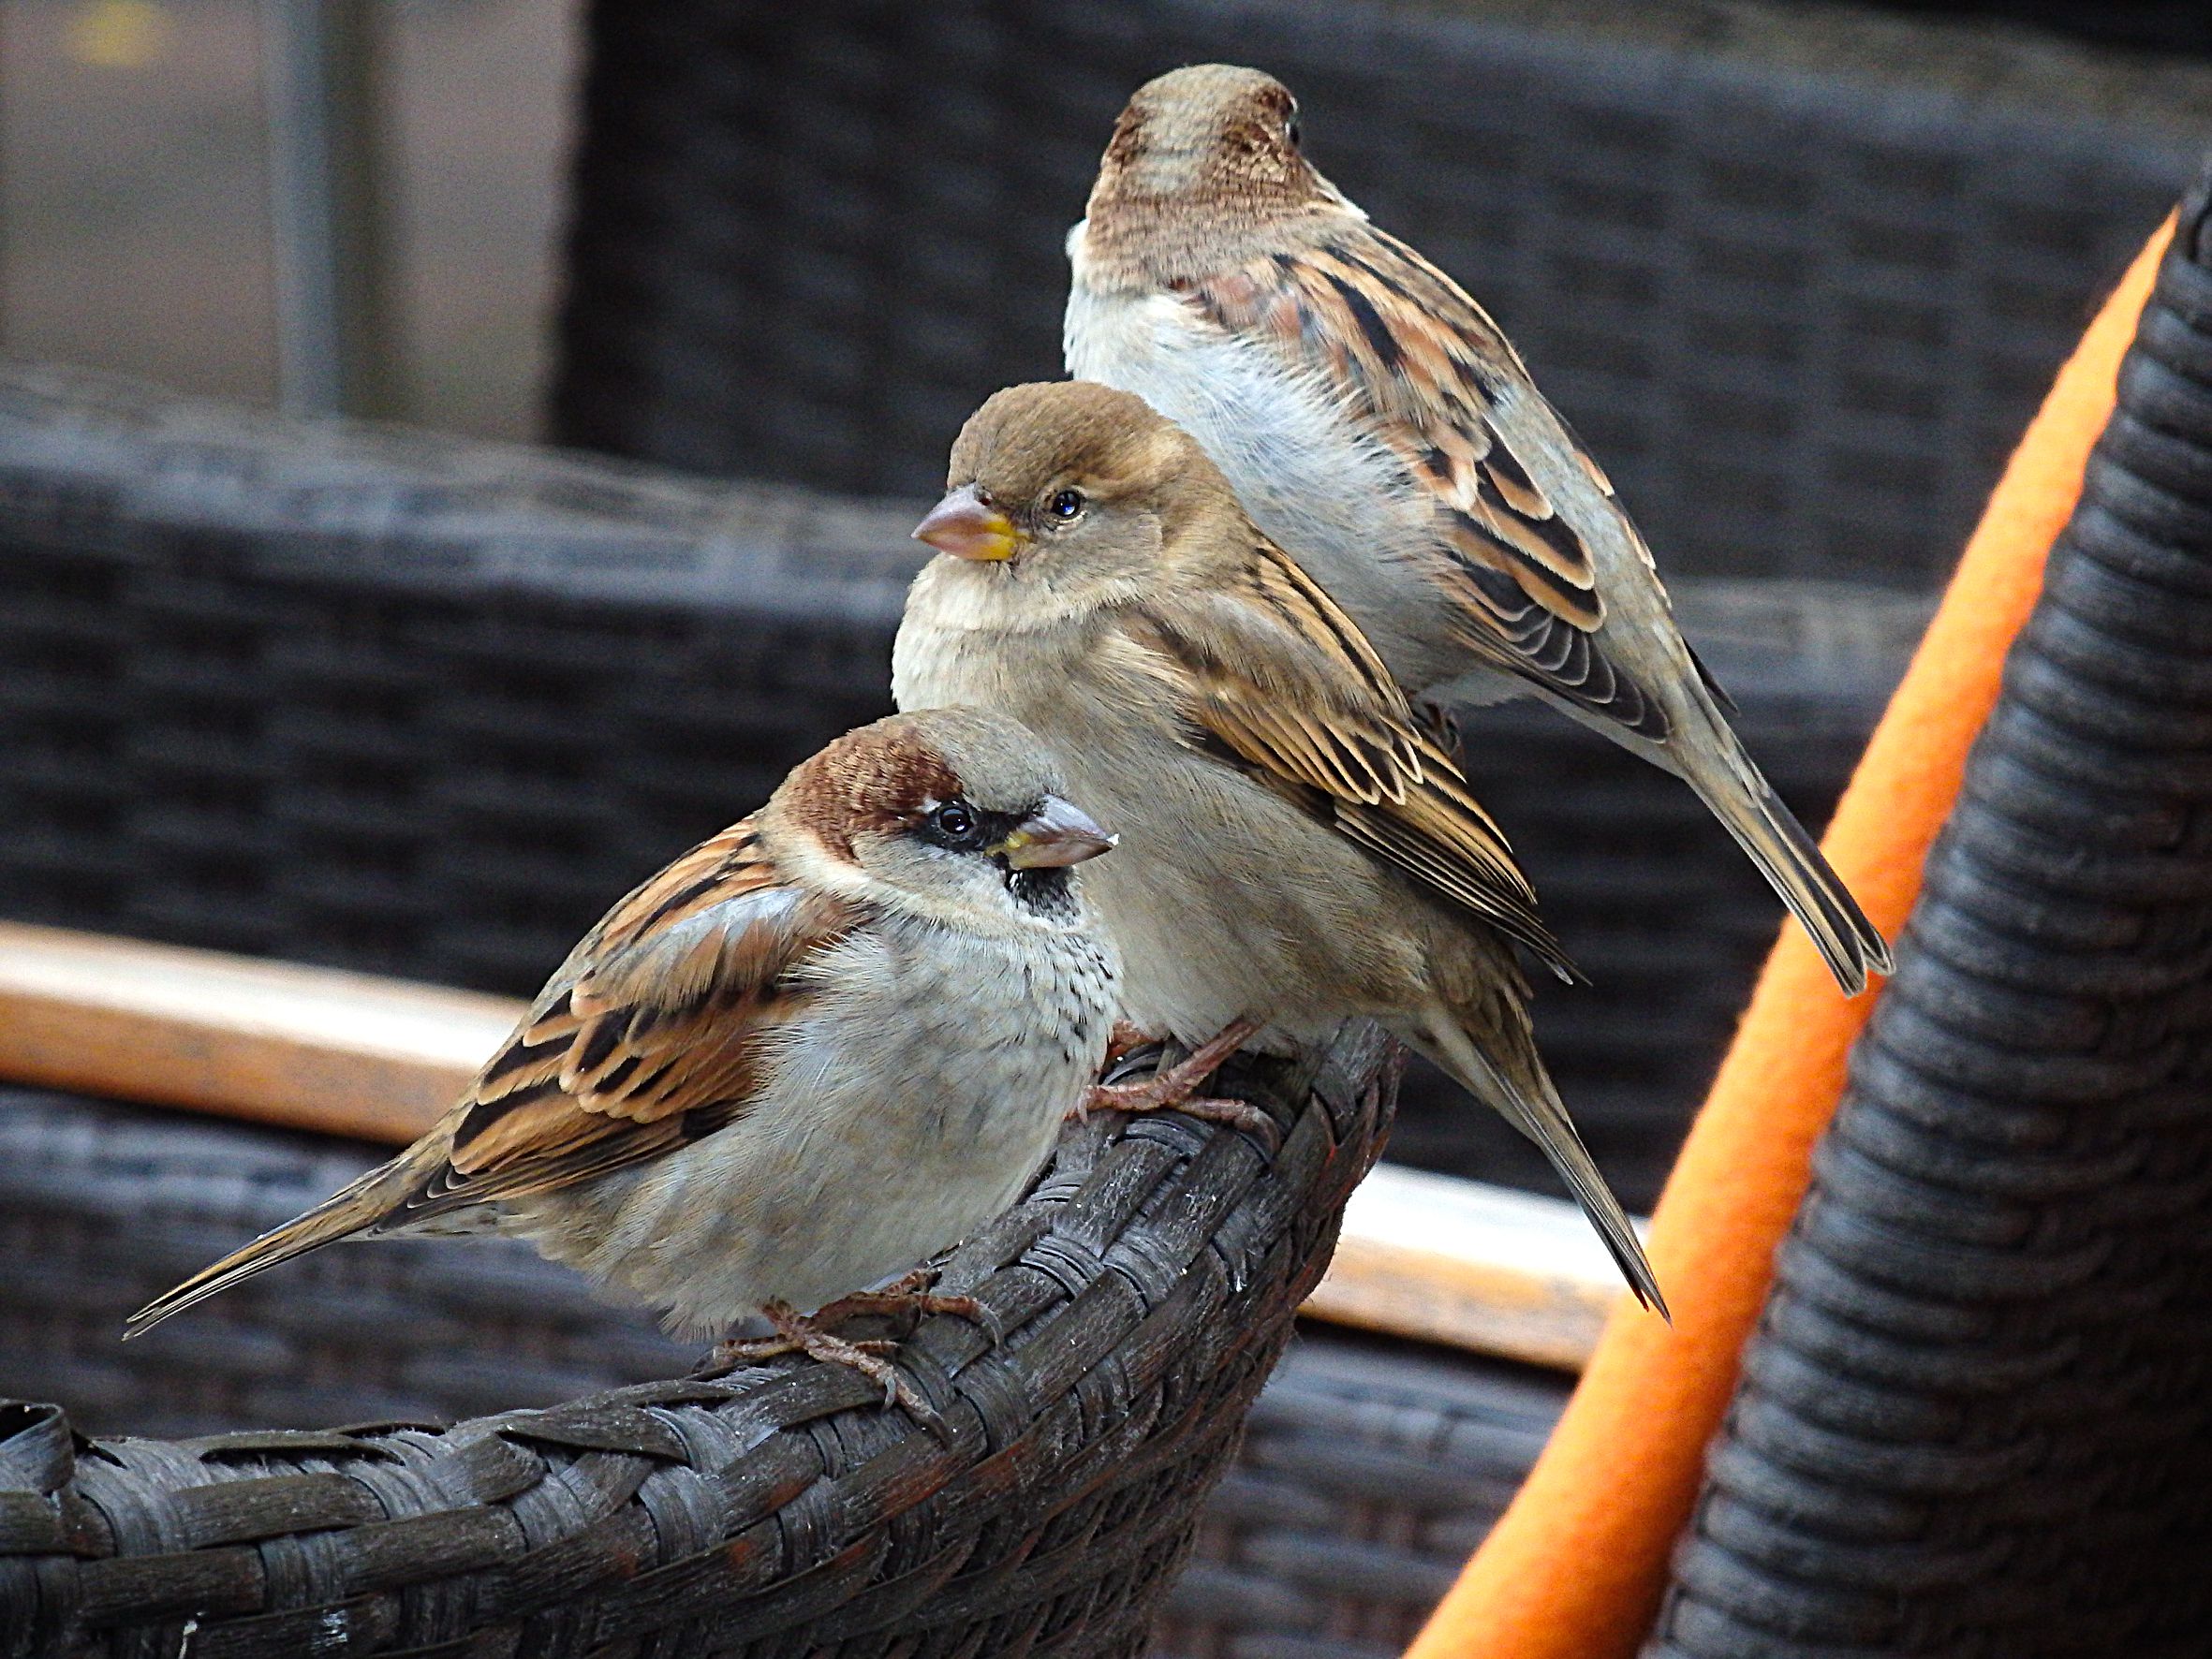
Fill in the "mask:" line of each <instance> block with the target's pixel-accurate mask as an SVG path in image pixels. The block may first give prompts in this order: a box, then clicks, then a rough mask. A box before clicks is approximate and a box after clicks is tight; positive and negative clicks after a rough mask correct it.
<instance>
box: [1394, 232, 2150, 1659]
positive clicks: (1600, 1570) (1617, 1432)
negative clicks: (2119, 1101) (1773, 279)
mask: <svg viewBox="0 0 2212 1659" xmlns="http://www.w3.org/2000/svg"><path fill="white" fill-rule="evenodd" d="M2172 234H2173V221H2172V219H2171V218H2169V219H2168V221H2167V222H2166V224H2165V226H2164V227H2162V228H2160V230H2159V232H2158V233H2157V234H2155V235H2154V236H2153V237H2152V238H2151V240H2150V242H2148V243H2147V244H2146V246H2145V248H2144V250H2143V251H2142V253H2141V254H2139V255H2138V256H2137V257H2136V258H2135V261H2134V263H2133V264H2132V265H2131V266H2130V267H2129V269H2128V272H2127V274H2126V275H2125V276H2124V277H2123V278H2122V279H2121V281H2120V283H2119V285H2118V286H2117V287H2116V289H2115V290H2114V292H2113V294H2112V297H2111V298H2110V299H2109V300H2108V301H2106V302H2105V304H2104V306H2103V308H2102V309H2101V311H2100V313H2099V314H2098V316H2097V317H2096V320H2095V321H2094V322H2093V323H2091V325H2090V327H2089V329H2088V330H2087V333H2086V334H2085V335H2084V336H2083V338H2082V341H2081V344H2080V345H2079V346H2077V347H2076V349H2075V351H2074V353H2073V356H2072V358H2071V359H2070V360H2068V361H2067V363H2066V365H2065V367H2064V368H2063V369H2061V370H2060V371H2059V374H2058V376H2057V380H2056V382H2055V383H2054V384H2053V386H2052V389H2051V392H2050V395H2049V396H2048V397H2047V398H2046V399H2045V400H2044V403H2043V406H2042V410H2041V411H2040V412H2039V413H2038V414H2037V416H2036V418H2035V420H2034V421H2033V423H2032V424H2030V426H2029V427H2028V432H2027V434H2026V435H2025V436H2024V437H2023V439H2022V440H2021V443H2020V446H2019V448H2017V449H2016V450H2015V451H2014V452H2013V458H2012V461H2011V462H2010V463H2009V464H2008V465H2007V467H2006V469H2005V473H2004V477H2002V479H2000V480H1999V482H1998V487H1997V490H1996V491H1995V492H1994V493H1993V494H1992V496H1991V498H1990V502H1989V506H1988V507H1987V509H1986V510H1985V511H1984V513H1983V518H1982V522H1981V524H1980V526H1979V527H1978V528H1977V529H1976V531H1975V533H1974V536H1973V537H1972V539H1971V540H1970V541H1969V543H1968V545H1967V551H1966V553H1965V556H1964V557H1963V558H1962V559H1961V561H1960V563H1959V567H1958V570H1957V573H1956V574H1955V576H1954V578H1953V580H1952V582H1951V585H1950V588H1949V589H1948V591H1947V592H1946V593H1945V595H1944V598H1943V603H1942V605H1941V607H1940V609H1939V610H1938V612H1937V614H1936V618H1935V620H1934V622H1933V623H1932V624H1930V625H1929V628H1928V632H1927V635H1926V637H1925V638H1924V639H1923V640H1922V641H1921V645H1920V648H1919V650H1918V652H1917V653H1915V654H1914V657H1913V660H1912V665H1911V667H1910V669H1908V671H1907V673H1906V675H1905V678H1904V680H1903V682H1902V683H1900V685H1899V686H1898V688H1897V692H1896V695H1895V697H1893V698H1892V699H1891V702H1890V706H1889V709H1888V711H1887V712H1885V713H1884V715H1883V716H1882V720H1881V723H1880V726H1879V727H1877V729H1876V731H1875V734H1874V737H1873V739H1872V741H1870V742H1869V744H1868V745H1867V749H1866V753H1865V756H1864V758H1863V759H1862V760H1861V761H1860V764H1859V767H1858V771H1857V772H1856V773H1855V774H1854V776H1853V777H1852V780H1851V787H1850V788H1849V790H1848V791H1846V793H1845V795H1844V797H1843V800H1842V801H1841V803H1840V804H1839V805H1838V807H1837V809H1836V818H1835V822H1834V823H1833V824H1832V825H1831V827H1830V829H1829V831H1828V834H1827V837H1826V839H1825V841H1824V842H1823V847H1824V849H1825V851H1826V852H1827V855H1828V857H1829V859H1830V860H1831V861H1832V862H1833V863H1834V864H1835V866H1836V871H1837V872H1838V874H1841V875H1842V876H1843V878H1844V879H1845V881H1847V882H1848V883H1849V884H1850V885H1851V889H1852V891H1853V892H1855V893H1856V894H1857V895H1858V897H1859V900H1860V902H1861V903H1863V904H1864V905H1865V909H1866V913H1867V915H1868V916H1869V917H1871V918H1873V920H1874V922H1875V925H1876V926H1878V927H1880V929H1881V930H1882V932H1884V933H1885V934H1887V935H1889V936H1890V937H1891V938H1892V939H1893V940H1894V939H1895V937H1896V934H1897V932H1898V931H1899V930H1900V929H1901V928H1902V927H1903V926H1904V923H1905V918H1906V917H1907V915H1908V914H1909V913H1910V910H1911V908H1912V903H1913V900H1914V899H1915V898H1916V897H1917V896H1918V893H1919V890H1920V874H1921V865H1922V862H1923V860H1924V857H1925V855H1926V853H1927V850H1928V847H1929V845H1930V844H1932V843H1933V841H1934V839H1935V836H1936V833H1937V831H1938V830H1939V829H1940V828H1941V827H1942V823H1943V820H1944V818H1945V817H1946V815H1948V814H1949V811H1950V807H1951V802H1952V800H1953V799H1954V796H1955V795H1956V794H1957V791H1958V785H1959V782H1960V778H1961V776H1962V775H1963V772H1964V771H1965V766H1966V757H1967V752H1968V750H1969V747H1970V746H1971V745H1972V742H1973V740H1974V737H1975V735H1976V734H1977V733H1978V732H1979V731H1980V730H1981V727H1982V724H1983V721H1984V720H1985V719H1986V718H1987V716H1988V713H1989V710H1990V708H1991V707H1992V705H1993V704H1994V703H1995V702H1996V699H1997V692H1998V681H1999V677H2000V675H2001V673H2002V669H2003V664H2004V656H2005V652H2006V648H2007V647H2008V646H2009V645H2010V643H2011V642H2012V639H2013V635H2014V634H2015V633H2016V632H2017V631H2018V630H2019V628H2020V626H2021V624H2023V623H2024V622H2025V621H2026V620H2027V618H2028V612H2029V610H2030V609H2032V608H2033V606H2034V603H2035V599H2036V595H2037V594H2038V593H2039V592H2040V591H2041V587H2042V568H2043V560H2044V556H2045V555H2046V554H2047V553H2048V551H2050V547H2051V543H2052V542H2053V540H2054V539H2055V538H2056V537H2057V534H2058V532H2059V530H2060V529H2061V528H2063V527H2064V525H2065V523H2066V521H2067V519H2068V517H2069V516H2070V515H2071V514H2072V510H2073V507H2074V503H2075V501H2076V499H2077V497H2078V496H2079V494H2080V492H2081V480H2082V473H2083V468H2084V466H2085V464H2086V463H2087V460H2088V455H2089V450H2090V448H2091V446H2092V445H2094V444H2095V442H2096V440H2097V436H2098V434H2099V433H2101V431H2102V430H2103V428H2104V423H2105V421H2106V419H2107V418H2108V417H2109V416H2110V414H2111V412H2112V407H2113V400H2114V388H2115V384H2116V377H2117V374H2118V370H2119V364H2120V360H2121V358H2122V356H2123V355H2124V354H2125V352H2126V350H2127V348H2128V345H2129V343H2130V341H2131V340H2132V339H2133V337H2134V333H2135V328H2136V324H2137V321H2138V319H2139V318H2140V316H2141V315H2142V311H2143V307H2144V304H2145V302H2146V300H2147V299H2148V298H2149V294H2150V289H2151V286H2152V284H2153V282H2154V281H2155V279H2156V276H2157V272H2158V263H2159V259H2160V257H2161V256H2162V254H2163V253H2164V251H2165V248H2166V244H2167V242H2168V241H2169V240H2170V238H2171V237H2172ZM1875 994H1876V993H1870V994H1868V995H1866V996H1863V997H1860V998H1858V999H1856V1000H1855V1001H1850V1002H1847V1001H1846V1000H1845V999H1844V998H1843V997H1842V995H1841V994H1840V993H1839V992H1838V991H1836V986H1835V983H1834V981H1833V980H1831V979H1830V978H1829V976H1828V973H1827V970H1826V969H1825V968H1824V967H1822V966H1821V962H1820V959H1819V957H1818V956H1817V955H1816V954H1815V953H1814V951H1813V950H1812V948H1811V947H1810V946H1809V945H1807V944H1806V941H1805V938H1804V936H1803V935H1802V934H1801V933H1800V932H1798V931H1797V930H1796V929H1795V928H1794V927H1792V928H1788V929H1786V930H1785V931H1784V932H1783V934H1782V937H1781V940H1780V943H1779V944H1778V945H1777V947H1776V948H1775V951H1774V953H1773V955H1772V956H1771V957H1770V958H1769V959H1768V961H1767V964H1766V967H1765V970H1764V972H1763V973H1762V975H1761V976H1760V979H1759V983H1758V986H1757V988H1756V989H1755V991H1753V993H1752V997H1751V1002H1750V1005H1749V1007H1748V1009H1747V1012H1746V1014H1745V1017H1744V1020H1743V1023H1742V1025H1741V1027H1740V1028H1739V1030H1738V1032H1737V1034H1736V1039H1735V1042H1734V1044H1733V1047H1732V1048H1731V1049H1730V1050H1729V1054H1728V1058H1727V1059H1726V1060H1725V1061H1724V1062H1723V1063H1722V1065H1721V1068H1720V1071H1719V1074H1718V1077H1717V1078H1716V1079H1715V1081H1714V1084H1713V1090H1712V1093H1711V1094H1709V1095H1708V1096H1707V1098H1706V1101H1705V1104H1704V1106H1703V1109H1702V1110H1701V1111H1700V1112H1699V1114H1698V1118H1697V1121H1696V1123H1694V1124H1693V1126H1692V1128H1691V1130H1690V1134H1689V1138H1688V1141H1687V1142H1686V1143H1685V1144H1684V1146H1683V1150H1682V1154H1681V1156H1680V1158H1679V1159H1678V1160H1677V1162H1676V1164H1675V1167H1674V1174H1673V1176H1672V1177H1671V1178H1670V1180H1669V1181H1668V1182H1667V1187H1666V1191H1665V1192H1664V1193H1663V1194H1662V1195H1661V1197H1660V1199H1659V1207H1658V1209H1657V1211H1655V1212H1654V1215H1653V1219H1652V1229H1651V1258H1652V1261H1653V1263H1654V1265H1655V1266H1656V1267H1657V1268H1658V1270H1659V1279H1660V1282H1661V1283H1662V1284H1663V1285H1665V1286H1666V1291H1667V1297H1668V1300H1669V1301H1670V1302H1671V1303H1672V1304H1673V1306H1674V1310H1675V1324H1674V1328H1673V1329H1669V1328H1668V1327H1667V1326H1665V1325H1664V1324H1662V1323H1661V1322H1660V1321H1659V1319H1658V1318H1656V1317H1655V1316H1652V1315H1650V1314H1644V1313H1642V1312H1641V1311H1638V1310H1635V1309H1634V1308H1633V1307H1632V1306H1631V1305H1630V1304H1628V1303H1627V1302H1626V1299H1624V1301H1623V1304H1622V1306H1621V1307H1620V1308H1619V1310H1618V1311H1617V1312H1616V1313H1615V1315H1614V1317H1613V1318H1612V1320H1611V1321H1610V1322H1609V1323H1608V1325H1607V1327H1606V1329H1605V1332H1604V1335H1603V1336H1602V1338H1601V1339H1600V1342H1599V1344H1598V1348H1597V1351H1596V1353H1595V1354H1594V1355H1593V1356H1592V1358H1591V1360H1590V1364H1589V1366H1588V1367H1587V1369H1586V1370H1585V1373H1584V1374H1583V1379H1582V1382H1581V1384H1580V1386H1579V1387H1577V1388H1576V1390H1575V1393H1574V1396H1573V1398H1572V1399H1571V1401H1570V1402H1569V1403H1568V1408H1567V1411H1566V1413H1565V1415H1564V1416H1563V1417H1561V1418H1560V1420H1559V1424H1558V1427H1557V1429H1556V1431H1554V1432H1553V1434H1552V1436H1551V1439H1550V1441H1549V1443H1548V1444H1547V1445H1546V1446H1545V1448H1544V1451H1543V1454H1542V1456H1541V1458H1540V1459H1539V1460H1538V1461H1537V1464H1536V1467H1535V1468H1534V1469H1533V1470H1532V1471H1531V1472H1530V1475H1529V1476H1528V1479H1527V1481H1526V1483H1525V1484H1524V1486H1523V1487H1522V1490H1521V1491H1520V1493H1519V1495H1518V1496H1517V1497H1516V1498H1515V1499H1514V1501H1513V1504H1512V1506H1511V1508H1509V1509H1508V1511H1507V1512H1506V1514H1505V1516H1504V1517H1503V1518H1502V1519H1501V1520H1499V1522H1498V1524H1497V1527H1496V1528H1495V1529H1494V1530H1493V1531H1492V1532H1491V1534H1490V1535H1489V1537H1488V1538H1487V1539H1485V1540H1484V1542H1483V1544H1482V1548H1481V1549H1478V1550H1477V1551H1476V1552H1475V1555H1474V1558H1473V1559H1472V1560H1471V1561H1470V1562H1469V1563H1468V1564H1467V1568H1466V1569H1465V1570H1464V1571H1463V1572H1462V1574H1461V1576H1460V1578H1459V1580H1458V1582H1457V1583H1456V1584H1454V1585H1453V1589H1452V1590H1451V1592H1450V1593H1448V1594H1447V1595H1446V1596H1445V1598H1444V1600H1443V1602H1442V1604H1441V1605H1440V1606H1439V1607H1438V1609H1437V1611H1436V1613H1435V1615H1434V1616H1433V1617H1432V1618H1431V1620H1430V1622H1429V1624H1428V1627H1427V1628H1426V1629H1425V1630H1423V1632H1422V1634H1421V1636H1420V1637H1419V1638H1417V1639H1416V1640H1415V1642H1414V1643H1413V1646H1412V1647H1411V1649H1409V1650H1408V1659H1610V1656H1615V1655H1618V1656H1621V1659H1626V1656H1627V1655H1630V1654H1633V1653H1634V1652H1636V1650H1637V1648H1638V1647H1639V1645H1640V1644H1641V1643H1642V1641H1643V1640H1644V1636H1645V1634H1646V1633H1647V1632H1648V1631H1649V1629H1650V1628H1651V1623H1652V1621H1653V1619H1654V1617H1655V1615H1656V1613H1657V1611H1658V1607H1659V1597H1660V1595H1661V1593H1663V1591H1664V1589H1665V1587H1666V1579H1667V1568H1668V1564H1669V1560H1670V1557H1671V1556H1672V1553H1673V1550H1674V1541H1675V1539H1676V1537H1677V1536H1678V1535H1679V1534H1681V1532H1682V1529H1683V1526H1684V1524H1685V1522H1686V1521H1687V1520H1688V1516H1689V1512H1690V1508H1691V1505H1693V1504H1694V1503H1695V1501H1696V1497H1697V1491H1698V1486H1699V1482H1700V1479H1701V1476H1702V1475H1703V1466H1704V1450H1705V1446H1706V1443H1707V1442H1708V1441H1709V1440H1710V1439H1711V1438H1712V1434H1713V1431H1714V1430H1715V1429H1716V1428H1717V1427H1718V1424H1719V1422H1720V1418H1721V1416H1722V1414H1723V1413H1724V1412H1725V1411H1726V1410H1727V1407H1728V1402H1729V1399H1730V1397H1731V1395H1732V1393H1733V1389H1734V1385H1735V1375H1736V1366H1737V1360H1738V1357H1739V1355H1740V1353H1741V1351H1742V1349H1743V1346H1744V1343H1745V1339H1746V1338H1747V1335H1748V1334H1749V1332H1750V1330H1751V1328H1752V1326H1753V1325H1754V1323H1755V1322H1756V1321H1757V1319H1758V1317H1759V1312H1760V1309H1761V1307H1762V1304H1763V1302H1764V1300H1765V1297H1766V1288H1767V1283H1768V1280H1769V1277H1770V1275H1771V1271H1772V1260H1773V1255H1774V1251H1775V1247H1776V1245H1777V1243H1779V1242H1780V1241H1781V1239H1782V1236H1783V1235H1784V1233H1786V1232H1787V1231H1788V1228H1789V1226H1790V1222H1791V1219H1792V1217H1793V1216H1794V1215H1795V1213H1796V1211H1797V1207H1798V1204H1799V1202H1800V1201H1801V1200H1802V1199H1803V1197H1804V1196H1805V1189H1806V1181H1807V1176H1808V1162H1809V1159H1810V1157H1811V1153H1812V1148H1813V1144H1814V1142H1815V1141H1816V1140H1817V1139H1818V1138H1819V1136H1820V1133H1821V1130H1822V1129H1823V1128H1824V1127H1825V1126H1826V1124H1827V1122H1828V1118H1829V1115H1830V1113H1831V1112H1832V1111H1833V1110H1834V1109H1835V1106H1836V1099H1837V1096H1838V1095H1839V1094H1840V1093H1841V1091H1842V1088H1843V1080H1844V1066H1845V1060H1846V1057H1847V1055H1848V1053H1849V1050H1850V1048H1851V1041H1852V1039H1853V1038H1854V1037H1856V1036H1857V1035H1858V1033H1859V1029H1860V1027H1861V1026H1862V1025H1864V1024H1865V1020H1866V1019H1867V1017H1868V1015H1869V1014H1870V1013H1871V1012H1872V1010H1873V1005H1874V1000H1875Z"/></svg>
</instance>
